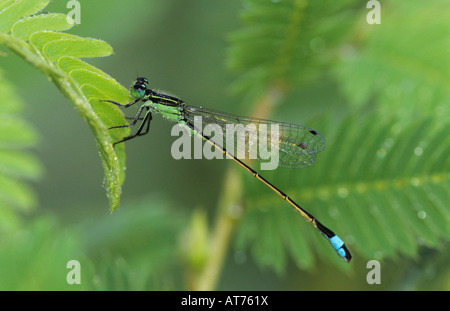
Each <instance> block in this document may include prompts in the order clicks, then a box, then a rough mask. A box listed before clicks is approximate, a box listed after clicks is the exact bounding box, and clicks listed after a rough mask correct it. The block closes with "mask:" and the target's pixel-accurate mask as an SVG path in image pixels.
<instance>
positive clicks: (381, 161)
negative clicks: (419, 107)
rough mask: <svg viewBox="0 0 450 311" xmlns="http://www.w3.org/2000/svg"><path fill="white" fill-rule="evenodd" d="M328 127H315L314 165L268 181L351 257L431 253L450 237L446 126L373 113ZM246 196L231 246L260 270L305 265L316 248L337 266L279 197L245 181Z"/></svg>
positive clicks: (319, 240) (282, 172) (449, 128)
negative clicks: (248, 253) (422, 249)
mask: <svg viewBox="0 0 450 311" xmlns="http://www.w3.org/2000/svg"><path fill="white" fill-rule="evenodd" d="M327 123H328V122H324V123H322V124H317V125H315V128H323V129H324V131H323V134H324V135H325V137H327V143H328V145H327V148H326V149H325V150H324V151H323V152H321V153H320V154H318V157H317V160H316V163H315V164H314V165H313V166H312V167H310V168H307V169H303V170H301V171H294V172H293V171H292V170H290V171H289V172H288V171H287V170H282V169H278V171H279V172H277V174H276V175H274V176H273V178H272V181H273V182H274V184H276V185H279V187H281V189H283V190H284V191H286V193H288V194H289V195H290V196H291V197H292V198H294V200H296V201H297V202H298V203H299V204H300V205H301V206H304V207H305V208H306V209H307V210H308V211H310V212H311V213H312V214H313V215H314V216H316V217H317V218H318V219H319V220H321V222H322V223H324V224H325V225H327V226H329V227H330V228H331V229H332V230H333V231H334V232H335V233H336V234H338V235H340V236H341V238H342V239H343V240H345V241H346V244H347V246H348V248H349V249H350V250H351V251H353V252H355V258H357V257H358V255H359V256H361V255H362V256H364V257H366V258H371V259H378V260H379V259H382V258H388V257H395V256H398V255H400V254H401V255H405V256H409V257H416V256H417V254H418V248H419V246H420V245H425V246H428V247H435V248H436V247H439V246H440V245H441V243H442V242H443V241H448V240H449V239H450V227H449V225H448V224H449V223H450V209H449V207H448V206H449V205H448V202H449V197H448V193H449V192H450V191H449V190H450V189H449V181H450V180H449V179H450V171H449V164H450V161H449V160H450V158H449V157H448V155H449V154H450V136H449V135H448V133H449V132H450V126H449V124H448V123H439V122H433V120H432V119H430V118H423V119H422V120H416V121H415V122H413V123H411V124H409V125H407V126H406V125H402V124H401V123H399V122H395V121H394V120H389V119H385V118H380V117H378V116H376V115H375V116H371V117H366V118H363V119H357V118H355V117H349V118H347V119H345V120H343V121H342V122H341V123H340V124H339V126H338V127H337V129H334V130H333V131H329V132H327V130H326V128H327V126H326V125H327ZM269 179H270V178H269ZM246 181H247V179H246ZM246 192H247V193H253V196H252V197H251V198H250V199H249V202H248V204H249V211H248V213H249V214H248V215H246V217H245V219H244V220H243V222H242V223H241V225H240V228H239V230H238V239H237V246H238V247H239V248H245V247H247V246H250V245H251V246H250V248H251V250H252V253H253V254H254V258H255V260H256V261H257V262H258V263H259V264H260V265H263V266H268V265H270V266H272V267H274V268H275V270H277V271H282V270H283V268H284V266H285V264H286V258H287V253H290V254H291V255H292V257H293V258H294V260H295V261H296V263H297V265H298V266H299V267H309V266H311V265H312V263H313V261H312V258H313V256H312V250H317V249H318V250H320V254H321V255H322V257H324V258H329V259H331V261H332V262H333V263H337V262H340V261H337V260H336V259H337V258H335V256H336V255H335V254H334V252H333V251H332V250H331V249H330V247H329V245H328V243H326V241H324V240H323V239H322V237H321V236H320V235H319V234H317V232H316V231H315V230H312V228H311V226H310V225H306V224H302V222H301V221H300V220H301V217H300V216H295V212H294V211H291V209H290V208H289V206H287V205H285V204H283V202H282V201H281V200H279V198H278V197H277V196H274V195H271V193H266V194H262V193H261V189H260V186H259V185H255V184H254V183H251V180H250V181H249V182H248V183H246ZM313 245H314V246H313ZM281 246H282V248H281V249H280V247H281ZM344 264H345V263H344Z"/></svg>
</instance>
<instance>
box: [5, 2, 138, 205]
mask: <svg viewBox="0 0 450 311" xmlns="http://www.w3.org/2000/svg"><path fill="white" fill-rule="evenodd" d="M48 2H49V1H48V0H39V1H35V0H21V1H6V2H3V3H2V4H1V6H0V9H1V10H0V43H1V44H3V45H5V46H6V47H8V48H9V49H10V50H11V51H13V52H14V53H16V54H18V55H19V56H21V57H22V58H24V59H25V60H26V61H28V62H29V63H30V64H31V65H33V66H34V67H36V68H37V69H39V70H40V71H41V72H43V73H44V74H45V75H47V76H48V77H49V79H50V80H51V81H52V82H53V83H55V85H56V86H57V87H58V89H59V90H60V91H61V92H62V94H63V95H64V96H65V97H66V98H68V99H69V100H70V102H71V103H72V104H73V105H74V106H75V107H76V109H77V110H78V111H79V113H80V114H81V116H82V117H83V118H84V119H85V120H86V122H87V123H88V125H89V126H90V128H91V130H92V132H93V134H94V137H95V141H96V144H97V147H98V150H99V153H100V156H101V159H102V162H103V167H104V171H105V187H106V190H107V196H108V198H109V201H110V206H111V210H114V209H115V208H117V207H118V205H119V200H120V192H121V190H120V189H121V185H122V183H123V181H124V177H125V174H124V167H125V153H124V146H118V147H117V149H116V150H117V154H116V151H115V150H114V148H113V147H112V144H111V137H112V139H113V140H114V141H117V140H119V139H118V138H119V137H123V136H126V135H127V134H128V131H127V129H123V130H117V131H114V133H109V132H108V130H107V129H108V127H111V126H113V125H117V124H125V123H126V121H125V119H124V117H123V115H122V114H121V113H120V111H119V110H118V109H117V107H113V106H112V105H109V104H105V103H101V104H100V103H99V101H98V100H99V99H109V100H114V101H118V102H127V101H129V94H128V91H127V90H126V89H124V88H123V87H122V86H121V85H120V84H118V83H117V82H116V81H115V80H114V79H113V78H111V77H110V76H108V75H107V74H105V73H103V72H102V71H101V70H99V69H97V68H95V67H93V66H91V65H89V64H87V63H85V62H83V61H81V60H80V59H79V58H87V57H100V56H107V55H110V54H111V53H112V48H111V47H110V46H109V44H107V43H106V42H104V41H102V40H98V39H92V38H82V37H78V36H75V35H70V34H66V33H61V32H59V31H63V30H66V29H69V28H71V27H72V25H71V24H70V23H68V22H67V18H66V16H65V15H62V14H41V15H39V14H38V15H33V16H30V15H32V14H35V13H36V12H38V11H40V10H42V9H43V8H44V7H45V6H47V4H48ZM110 135H111V136H110Z"/></svg>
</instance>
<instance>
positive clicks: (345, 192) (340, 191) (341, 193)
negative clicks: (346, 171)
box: [337, 187, 348, 199]
mask: <svg viewBox="0 0 450 311" xmlns="http://www.w3.org/2000/svg"><path fill="white" fill-rule="evenodd" d="M337 193H338V196H339V197H341V198H343V199H344V198H346V197H347V196H348V189H347V188H345V187H340V188H339V189H338V191H337Z"/></svg>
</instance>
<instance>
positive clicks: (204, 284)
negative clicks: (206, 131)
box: [192, 84, 285, 291]
mask: <svg viewBox="0 0 450 311" xmlns="http://www.w3.org/2000/svg"><path fill="white" fill-rule="evenodd" d="M284 91H285V89H284V88H283V87H281V84H274V86H272V87H269V88H268V91H267V92H266V93H265V94H264V95H263V96H262V97H261V99H260V100H259V101H258V104H257V105H256V107H258V110H256V109H255V111H254V113H253V114H252V116H253V117H258V118H267V117H268V116H269V115H270V114H271V112H272V110H273V108H274V107H275V106H276V104H277V103H278V102H279V101H280V100H281V99H282V97H283V95H284ZM241 184H242V182H241V175H240V174H239V173H238V171H237V168H236V166H233V167H230V168H229V169H228V170H227V173H226V177H225V181H224V184H223V191H222V195H221V196H220V198H219V202H218V213H217V216H216V220H215V225H214V231H213V234H212V238H211V241H210V248H209V252H210V254H209V257H208V259H207V262H206V264H205V266H204V268H203V270H202V271H201V272H200V274H199V276H198V277H197V278H196V279H195V280H194V282H193V286H192V290H199V291H204V290H214V289H215V288H216V286H217V282H218V280H219V277H220V273H221V270H222V268H223V264H224V261H225V257H226V255H227V253H228V248H229V245H230V240H231V237H232V234H233V232H234V229H235V228H236V226H237V224H238V223H239V220H240V219H241V218H242V216H243V213H242V211H243V208H242V203H241V202H242V185H241Z"/></svg>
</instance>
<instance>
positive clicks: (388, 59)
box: [336, 1, 450, 122]
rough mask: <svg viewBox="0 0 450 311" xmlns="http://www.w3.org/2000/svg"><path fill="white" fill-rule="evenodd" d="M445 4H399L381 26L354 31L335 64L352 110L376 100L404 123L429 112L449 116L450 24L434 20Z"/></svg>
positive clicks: (443, 20) (418, 2)
mask: <svg viewBox="0 0 450 311" xmlns="http://www.w3.org/2000/svg"><path fill="white" fill-rule="evenodd" d="M387 5H389V4H387ZM446 5H447V2H446V1H435V2H433V4H432V5H430V3H428V2H423V1H408V2H397V3H395V5H390V6H389V9H388V10H385V11H384V12H383V21H382V22H381V24H380V25H377V26H376V27H373V25H369V24H367V23H362V24H360V25H359V27H358V28H355V30H354V34H353V36H351V38H352V39H351V41H350V43H349V44H347V45H346V46H345V48H343V49H341V52H340V57H341V59H342V62H340V63H339V64H338V66H336V76H337V79H338V80H339V81H342V83H341V85H340V88H341V89H342V91H343V92H344V94H345V95H346V97H347V98H348V101H349V103H350V104H351V105H352V106H353V107H361V106H364V105H366V103H367V102H368V101H369V100H371V99H372V98H375V100H376V103H377V105H378V107H379V109H382V110H383V113H386V114H392V113H396V114H397V116H398V118H401V119H402V120H404V121H405V122H408V121H409V120H410V119H411V118H416V117H419V116H421V115H423V114H429V113H432V114H434V115H435V117H438V118H439V117H444V118H448V115H449V109H448V102H449V99H450V92H449V90H450V87H449V86H450V77H449V74H448V72H449V70H450V61H449V57H448V47H449V46H450V37H449V36H448V31H447V30H448V29H449V27H450V23H449V20H448V19H445V18H434V17H435V16H441V15H442V9H443V8H444V7H446ZM406 34H413V35H406Z"/></svg>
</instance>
